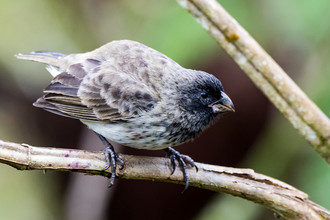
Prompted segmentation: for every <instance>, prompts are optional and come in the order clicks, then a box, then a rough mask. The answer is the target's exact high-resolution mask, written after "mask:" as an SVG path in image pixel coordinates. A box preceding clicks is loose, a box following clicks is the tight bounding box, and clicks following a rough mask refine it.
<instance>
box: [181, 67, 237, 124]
mask: <svg viewBox="0 0 330 220" xmlns="http://www.w3.org/2000/svg"><path fill="white" fill-rule="evenodd" d="M181 107H182V108H183V109H185V110H186V111H188V112H189V113H191V114H193V115H196V116H197V117H198V118H201V119H202V120H203V119H206V121H210V120H212V119H213V118H214V117H215V116H216V115H218V114H219V113H224V112H228V111H234V105H233V103H232V101H231V100H230V98H229V97H228V96H227V94H226V93H225V92H224V90H223V87H222V84H221V82H220V80H218V79H217V78H216V77H214V76H213V75H211V74H208V73H205V72H202V71H196V77H194V80H192V81H190V82H187V83H186V84H185V85H183V88H182V90H181Z"/></svg>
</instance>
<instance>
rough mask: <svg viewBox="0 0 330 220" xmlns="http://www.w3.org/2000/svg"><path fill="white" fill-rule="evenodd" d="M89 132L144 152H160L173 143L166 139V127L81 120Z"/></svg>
mask: <svg viewBox="0 0 330 220" xmlns="http://www.w3.org/2000/svg"><path fill="white" fill-rule="evenodd" d="M81 121H82V122H83V123H84V124H86V125H87V126H88V127H89V128H90V129H91V130H93V131H95V132H96V133H98V134H100V135H102V136H104V137H105V138H107V139H109V140H111V141H114V142H116V143H119V144H122V145H125V146H128V147H132V148H137V149H145V150H160V149H165V148H168V147H170V146H171V145H172V144H173V143H171V142H170V140H169V139H168V137H167V136H168V135H167V134H166V133H167V132H166V127H165V126H164V127H163V126H155V125H146V124H142V125H141V126H139V127H137V126H136V124H135V123H130V122H125V123H118V124H116V123H111V124H106V123H97V122H91V121H85V120H81Z"/></svg>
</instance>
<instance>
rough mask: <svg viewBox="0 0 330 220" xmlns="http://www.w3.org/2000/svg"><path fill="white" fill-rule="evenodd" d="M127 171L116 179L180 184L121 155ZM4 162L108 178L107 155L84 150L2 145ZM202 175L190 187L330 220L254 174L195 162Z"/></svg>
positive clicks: (150, 163)
mask: <svg viewBox="0 0 330 220" xmlns="http://www.w3.org/2000/svg"><path fill="white" fill-rule="evenodd" d="M120 157H121V158H122V159H123V160H124V161H125V167H124V168H123V169H122V170H120V169H117V171H116V174H117V176H118V177H120V178H124V179H140V180H156V181H162V182H171V183H180V184H184V182H183V181H182V172H181V171H180V170H179V169H177V170H176V171H175V172H174V173H173V175H171V170H170V168H169V167H170V160H169V159H167V158H157V157H139V156H130V155H123V154H121V155H120ZM0 162H1V163H4V164H8V165H10V166H12V167H15V168H17V169H19V170H58V171H75V172H81V173H89V174H94V175H101V176H109V172H110V171H111V169H108V170H107V171H103V168H104V167H105V166H106V161H105V156H104V153H101V152H91V151H85V150H73V149H59V148H46V147H34V146H30V145H27V144H16V143H10V142H4V141H1V140H0ZM196 164H197V166H198V168H199V171H198V172H195V169H189V170H188V175H189V179H190V185H191V186H194V187H199V188H203V189H207V190H211V191H215V192H224V193H228V194H231V195H234V196H238V197H242V198H244V199H248V200H250V201H253V202H255V203H258V204H260V205H263V206H265V207H266V208H269V209H271V210H273V211H275V212H277V213H278V214H279V215H281V216H283V217H285V218H287V219H326V218H330V212H328V211H327V210H326V209H324V208H323V207H321V206H319V205H317V204H315V203H313V202H311V201H310V200H308V196H307V195H306V194H305V193H304V192H301V191H299V190H297V189H295V188H294V187H292V186H290V185H288V184H286V183H283V182H281V181H278V180H276V179H273V178H271V177H267V176H264V175H261V174H258V173H255V172H254V171H253V170H251V169H236V168H229V167H220V166H213V165H207V164H202V163H196Z"/></svg>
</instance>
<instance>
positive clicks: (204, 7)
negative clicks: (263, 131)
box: [178, 0, 330, 163]
mask: <svg viewBox="0 0 330 220" xmlns="http://www.w3.org/2000/svg"><path fill="white" fill-rule="evenodd" d="M178 2H179V3H180V5H181V6H182V7H184V8H185V9H187V10H188V12H189V13H191V14H192V15H193V16H194V17H195V18H196V20H197V21H198V22H199V23H200V24H201V25H202V27H203V28H204V29H206V30H207V31H208V32H209V34H210V35H211V36H212V37H213V38H214V39H215V40H216V41H217V43H218V44H219V45H220V46H222V47H223V48H224V49H225V50H226V51H227V53H228V54H229V55H230V56H232V58H233V59H234V60H235V62H236V63H237V64H238V65H239V66H240V68H241V69H242V70H243V71H244V72H245V73H246V74H247V75H248V76H249V77H250V78H251V80H252V81H253V82H254V83H255V84H256V86H257V87H258V88H259V89H260V90H261V91H262V92H263V93H264V94H265V95H266V96H267V98H268V99H269V100H270V101H271V102H272V103H273V104H274V105H275V106H276V107H277V108H278V109H279V111H280V112H281V113H282V114H283V115H284V116H285V117H286V118H287V119H288V120H289V121H290V122H291V123H292V125H293V126H294V127H295V128H296V129H298V130H299V132H300V133H301V134H302V135H303V136H304V137H305V139H306V140H307V141H308V142H310V143H311V144H312V146H313V147H314V148H315V150H316V151H317V152H318V153H319V154H320V155H321V156H322V157H323V158H324V159H325V160H326V161H327V162H328V163H330V120H329V118H328V117H327V116H326V115H325V114H324V113H323V112H322V111H321V110H320V109H319V108H318V107H317V106H316V105H315V104H314V103H313V102H312V101H311V100H310V99H309V98H308V97H307V96H306V94H305V93H304V92H303V91H302V90H301V89H300V88H299V87H298V86H297V85H296V84H295V83H294V82H293V81H292V79H291V78H290V77H289V76H288V75H287V74H286V73H285V72H284V71H283V69H282V68H281V67H280V66H279V65H278V64H277V63H276V62H275V61H274V60H273V59H272V58H271V57H270V56H269V55H268V54H267V53H266V52H265V51H264V50H263V49H262V48H261V46H260V45H259V44H258V43H257V42H256V41H255V40H254V39H253V38H252V37H251V36H250V35H249V34H248V32H247V31H246V30H244V29H243V28H242V27H241V26H240V25H239V24H238V23H237V21H236V20H235V19H234V18H233V17H231V16H230V15H229V14H228V13H227V12H226V11H225V9H224V8H222V6H221V5H220V4H219V3H218V2H217V1H216V0H178Z"/></svg>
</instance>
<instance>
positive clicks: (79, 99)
mask: <svg viewBox="0 0 330 220" xmlns="http://www.w3.org/2000/svg"><path fill="white" fill-rule="evenodd" d="M44 93H45V95H44V96H43V97H41V98H40V99H38V100H37V101H36V102H35V103H34V105H35V106H36V107H40V108H43V109H45V110H47V111H50V112H52V113H55V114H59V115H62V116H66V117H70V118H75V119H84V120H91V121H105V120H110V121H116V120H126V119H129V118H133V117H137V116H138V115H140V114H142V113H144V112H147V111H150V110H151V109H153V108H154V107H155V105H156V104H157V102H158V101H159V100H158V98H157V96H156V95H155V94H154V93H153V92H151V91H150V90H149V89H148V86H147V85H145V84H144V83H143V82H142V81H140V80H135V79H134V78H132V77H130V76H129V75H128V74H124V73H120V72H118V69H117V68H112V67H111V65H110V66H109V65H107V62H106V61H104V60H99V59H86V60H83V61H81V62H80V63H75V64H72V65H70V66H69V67H68V68H67V71H66V72H62V73H60V74H58V75H57V76H56V77H55V78H54V79H53V80H52V82H51V84H50V85H49V86H48V87H47V88H46V89H45V90H44Z"/></svg>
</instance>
